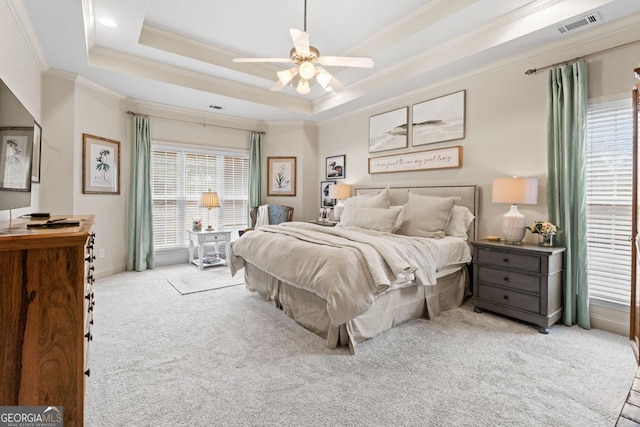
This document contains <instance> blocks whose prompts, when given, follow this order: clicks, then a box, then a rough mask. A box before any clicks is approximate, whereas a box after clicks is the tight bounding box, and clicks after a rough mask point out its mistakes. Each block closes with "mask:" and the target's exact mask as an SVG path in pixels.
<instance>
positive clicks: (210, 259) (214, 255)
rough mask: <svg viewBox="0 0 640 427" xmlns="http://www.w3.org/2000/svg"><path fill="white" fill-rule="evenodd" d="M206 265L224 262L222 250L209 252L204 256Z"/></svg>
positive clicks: (203, 261) (203, 259)
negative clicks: (221, 254)
mask: <svg viewBox="0 0 640 427" xmlns="http://www.w3.org/2000/svg"><path fill="white" fill-rule="evenodd" d="M202 263H203V264H204V265H220V264H224V259H222V257H221V256H220V252H217V251H216V252H208V253H207V254H206V255H205V256H204V258H202Z"/></svg>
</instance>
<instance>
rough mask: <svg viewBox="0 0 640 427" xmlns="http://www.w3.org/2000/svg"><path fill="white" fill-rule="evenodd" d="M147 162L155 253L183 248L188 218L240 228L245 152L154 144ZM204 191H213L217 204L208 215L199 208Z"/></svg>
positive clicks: (246, 169)
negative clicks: (156, 250) (149, 167)
mask: <svg viewBox="0 0 640 427" xmlns="http://www.w3.org/2000/svg"><path fill="white" fill-rule="evenodd" d="M151 160H152V161H151V187H152V194H153V233H154V244H155V247H156V249H158V248H170V247H181V246H185V245H186V244H188V240H187V233H186V230H188V229H190V228H191V224H192V221H193V219H194V218H202V223H203V225H204V227H207V226H208V225H209V221H210V223H211V225H212V226H213V227H214V228H222V227H223V226H224V227H225V228H243V227H246V222H247V220H246V216H247V210H248V208H247V205H248V180H249V158H248V155H247V154H245V153H228V152H218V151H214V150H203V149H198V148H188V147H171V146H164V145H157V144H154V145H153V147H152V153H151ZM208 190H211V191H215V192H217V193H218V196H219V198H220V204H221V207H220V208H213V209H211V211H210V212H209V211H208V210H207V209H206V208H201V207H200V206H199V202H200V195H201V194H202V193H203V192H205V191H208ZM209 216H210V218H211V219H210V220H209Z"/></svg>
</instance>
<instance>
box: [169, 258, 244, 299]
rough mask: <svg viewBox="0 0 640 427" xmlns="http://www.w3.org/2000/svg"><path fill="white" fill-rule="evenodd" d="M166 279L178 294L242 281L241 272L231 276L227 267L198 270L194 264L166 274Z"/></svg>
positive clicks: (220, 287) (207, 289) (201, 290)
mask: <svg viewBox="0 0 640 427" xmlns="http://www.w3.org/2000/svg"><path fill="white" fill-rule="evenodd" d="M167 281H168V282H169V283H170V284H171V286H173V287H174V288H175V290H176V291H178V292H179V293H180V295H187V294H193V293H196V292H205V291H213V290H215V289H222V288H228V287H229V286H238V285H242V284H243V283H244V275H243V274H242V272H240V273H239V274H236V276H235V277H231V272H230V271H229V267H228V266H226V265H221V266H217V267H208V268H205V269H204V270H198V267H196V266H195V265H189V266H185V267H180V268H177V269H175V270H174V271H172V272H171V275H169V276H167Z"/></svg>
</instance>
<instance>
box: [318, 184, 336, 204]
mask: <svg viewBox="0 0 640 427" xmlns="http://www.w3.org/2000/svg"><path fill="white" fill-rule="evenodd" d="M335 184H336V181H320V207H321V208H332V207H334V206H335V205H336V199H330V198H329V186H330V185H335Z"/></svg>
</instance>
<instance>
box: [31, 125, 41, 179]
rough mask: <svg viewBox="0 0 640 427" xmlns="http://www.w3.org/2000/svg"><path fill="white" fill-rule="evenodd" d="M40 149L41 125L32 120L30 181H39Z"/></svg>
mask: <svg viewBox="0 0 640 427" xmlns="http://www.w3.org/2000/svg"><path fill="white" fill-rule="evenodd" d="M41 151H42V126H40V125H39V124H38V122H36V121H34V122H33V153H32V155H31V182H40V153H41Z"/></svg>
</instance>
